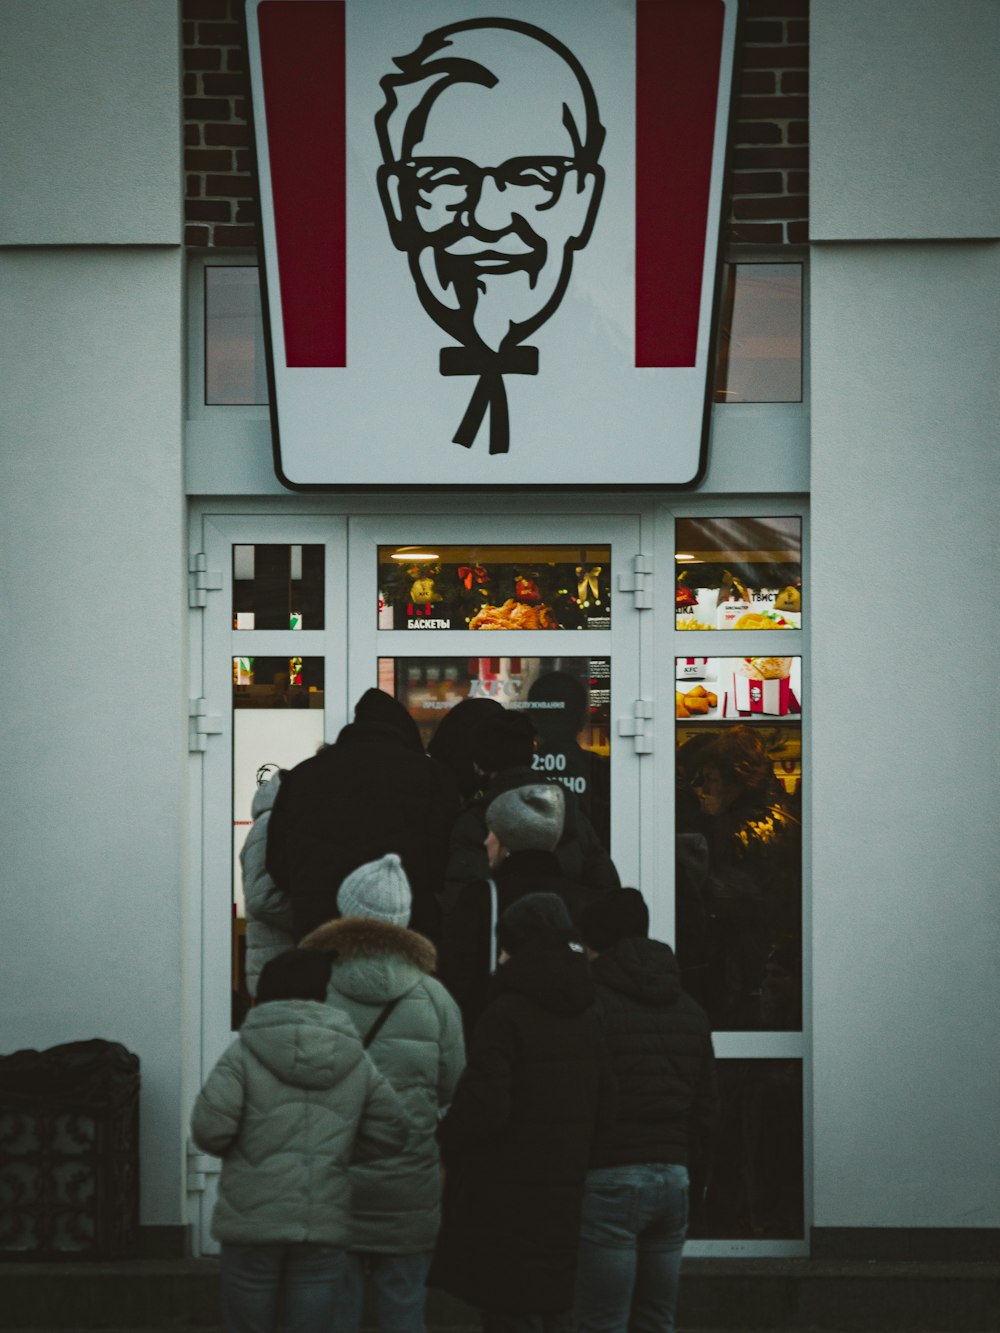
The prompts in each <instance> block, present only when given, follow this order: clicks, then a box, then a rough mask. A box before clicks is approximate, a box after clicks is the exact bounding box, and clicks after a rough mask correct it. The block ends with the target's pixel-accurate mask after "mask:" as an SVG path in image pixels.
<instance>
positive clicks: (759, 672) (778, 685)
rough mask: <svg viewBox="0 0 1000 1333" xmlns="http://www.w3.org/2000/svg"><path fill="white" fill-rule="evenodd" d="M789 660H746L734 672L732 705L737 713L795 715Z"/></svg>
mask: <svg viewBox="0 0 1000 1333" xmlns="http://www.w3.org/2000/svg"><path fill="white" fill-rule="evenodd" d="M791 670H792V659H791V658H790V657H745V658H744V659H743V662H742V663H741V665H740V666H739V667H738V668H737V670H736V671H734V672H733V703H734V704H735V706H736V710H737V712H740V713H766V714H767V715H768V716H771V717H784V716H785V714H786V713H797V712H798V711H799V701H798V699H796V697H795V695H794V693H793V692H792V684H791V680H790V679H789V677H790V676H791Z"/></svg>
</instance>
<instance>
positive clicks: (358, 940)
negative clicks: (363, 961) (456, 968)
mask: <svg viewBox="0 0 1000 1333" xmlns="http://www.w3.org/2000/svg"><path fill="white" fill-rule="evenodd" d="M299 948H300V949H320V950H322V951H324V952H333V953H336V954H338V955H339V956H340V957H341V958H366V957H367V958H371V957H375V958H381V957H386V956H394V957H399V958H402V959H403V960H404V961H405V962H407V963H412V964H413V966H414V967H417V968H419V969H420V971H421V972H426V973H427V974H428V975H433V974H434V972H436V971H437V950H436V949H435V948H434V945H433V944H432V943H431V942H430V940H429V939H427V938H426V936H424V935H418V934H417V932H416V931H415V930H407V929H406V927H405V926H394V925H391V924H390V923H389V922H388V921H375V920H374V919H373V918H371V917H365V916H344V917H340V918H339V919H338V920H336V921H325V922H324V923H323V925H322V926H317V927H316V929H315V930H312V931H310V932H309V934H308V935H306V936H305V937H304V938H303V939H301V940H300V941H299Z"/></svg>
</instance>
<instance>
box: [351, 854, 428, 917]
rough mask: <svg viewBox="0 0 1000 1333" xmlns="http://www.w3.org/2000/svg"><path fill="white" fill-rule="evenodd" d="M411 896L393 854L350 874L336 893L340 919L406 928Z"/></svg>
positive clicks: (370, 862)
mask: <svg viewBox="0 0 1000 1333" xmlns="http://www.w3.org/2000/svg"><path fill="white" fill-rule="evenodd" d="M412 904H413V895H412V894H411V893H410V881H409V880H408V879H407V878H406V871H405V870H404V869H403V866H402V862H401V861H400V859H399V857H398V856H397V855H396V853H395V852H388V853H387V854H386V855H385V856H383V857H381V858H380V859H379V860H378V861H369V862H368V864H367V865H363V866H358V868H357V870H352V871H351V873H350V874H349V875H348V876H347V878H346V879H345V880H344V882H343V883H342V884H341V886H340V889H339V890H338V892H337V908H338V910H339V912H340V915H341V916H366V917H371V918H372V919H373V920H374V921H387V922H389V924H390V925H393V926H405V925H408V924H409V920H410V908H411V906H412Z"/></svg>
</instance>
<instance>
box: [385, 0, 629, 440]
mask: <svg viewBox="0 0 1000 1333" xmlns="http://www.w3.org/2000/svg"><path fill="white" fill-rule="evenodd" d="M394 64H395V65H396V67H397V69H398V73H392V74H387V75H386V76H385V78H383V79H382V80H381V87H382V91H383V93H384V95H385V105H384V106H383V107H382V109H381V110H380V111H379V112H378V114H377V116H376V118H375V126H376V130H377V132H378V138H379V145H380V147H381V151H382V159H383V162H382V166H381V167H380V168H379V172H378V186H379V194H380V198H381V201H382V207H383V208H384V210H385V216H386V219H387V221H388V223H389V231H390V234H391V236H392V240H393V244H394V245H395V246H396V248H397V249H399V250H402V251H403V252H404V253H405V254H406V256H407V259H408V261H409V267H410V273H411V274H412V277H413V281H414V284H415V286H416V289H417V295H418V297H419V298H420V303H421V305H422V306H423V308H424V310H425V311H426V312H427V314H428V315H430V317H431V319H433V320H434V322H435V323H436V324H437V325H438V326H439V327H440V328H441V329H443V330H444V332H445V333H446V334H448V335H449V337H451V338H454V339H455V340H456V342H457V343H458V344H460V345H459V346H457V347H454V346H453V347H445V348H442V349H441V360H440V369H441V374H442V375H474V376H478V379H477V383H476V387H475V389H474V391H473V393H472V397H471V400H470V402H469V406H468V409H467V410H466V413H465V415H464V417H463V418H462V421H461V423H460V425H459V427H458V429H457V431H456V432H455V435H454V440H455V443H456V444H461V445H464V446H465V447H466V448H470V447H471V446H472V443H473V441H474V440H475V438H476V435H477V433H478V431H479V428H480V426H481V424H482V422H483V419H484V417H485V416H486V414H487V411H488V412H489V449H490V453H491V454H497V453H506V452H507V449H508V447H509V431H508V413H507V394H506V390H505V388H504V376H505V375H537V374H538V349H537V347H530V346H526V345H525V340H526V339H527V338H529V337H531V335H532V334H533V333H534V332H535V330H536V329H538V328H540V327H541V325H542V324H544V323H545V321H546V320H547V319H548V318H549V316H550V315H552V313H553V312H554V311H555V310H556V309H557V308H558V306H559V303H560V301H561V300H562V298H563V294H564V293H565V291H566V287H567V284H568V283H569V279H570V273H571V271H572V267H573V253H574V251H576V250H581V249H583V247H584V246H585V245H586V244H587V241H588V240H589V238H590V234H591V231H592V230H593V226H594V220H595V218H596V216H597V210H598V208H599V206H600V202H601V193H602V190H603V187H604V170H603V168H602V167H601V166H600V165H599V164H598V157H599V155H600V151H601V146H602V143H603V141H604V133H605V132H604V127H603V126H602V125H601V123H600V120H599V117H598V110H597V101H596V98H595V96H594V90H593V88H592V87H591V84H590V80H589V79H588V77H587V75H586V73H585V72H584V70H583V67H582V66H581V65H580V63H579V61H578V60H577V59H576V57H575V56H574V55H573V53H572V52H571V51H569V50H568V49H567V48H566V47H565V46H563V44H562V43H561V42H559V41H557V40H556V39H555V38H554V37H552V36H551V35H550V34H549V33H547V32H543V31H542V29H540V28H536V27H534V26H533V25H532V24H530V23H519V22H517V21H515V20H513V19H496V18H487V19H470V20H468V21H466V22H462V23H454V24H450V25H448V26H446V27H443V28H438V29H436V30H435V31H434V32H430V33H428V34H427V35H426V36H425V37H424V38H423V40H422V41H421V43H420V45H419V46H418V47H417V49H416V50H415V51H413V52H412V53H411V54H409V55H406V56H400V57H398V58H397V59H395V61H394ZM526 126H528V127H530V129H527V130H526V128H525V127H526Z"/></svg>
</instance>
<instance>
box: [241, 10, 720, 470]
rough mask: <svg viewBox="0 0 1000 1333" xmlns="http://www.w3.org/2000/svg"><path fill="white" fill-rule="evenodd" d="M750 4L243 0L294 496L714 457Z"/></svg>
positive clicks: (679, 463)
mask: <svg viewBox="0 0 1000 1333" xmlns="http://www.w3.org/2000/svg"><path fill="white" fill-rule="evenodd" d="M735 19H736V6H735V0H505V2H504V3H490V4H484V3H480V0H409V2H408V3H402V2H401V0H248V4H247V30H248V41H249V49H250V58H251V74H252V81H253V112H254V123H255V135H256V144H257V160H258V172H259V179H260V191H261V217H262V256H263V269H264V274H265V278H266V292H267V312H268V323H269V328H270V348H271V358H272V412H273V414H274V428H275V444H276V464H277V468H278V474H279V476H280V477H281V479H282V481H284V482H285V484H287V485H290V486H293V487H303V488H310V487H321V488H327V487H337V488H338V489H344V488H346V487H372V486H379V487H385V486H398V487H412V486H434V487H441V486H449V485H458V486H517V487H519V488H524V487H531V486H541V487H560V488H565V487H575V486H584V487H590V486H596V487H605V488H606V487H621V486H642V487H647V486H678V485H687V484H690V483H691V482H692V481H694V480H695V479H696V477H697V476H698V474H699V471H700V470H701V468H702V467H703V464H704V453H703V450H704V434H705V431H704V422H705V417H706V403H707V398H708V393H707V382H708V372H709V353H710V342H711V332H712V314H713V300H714V294H715V285H716V282H715V279H716V268H717V251H718V229H719V212H720V204H721V197H722V166H723V158H724V150H725V136H726V125H727V120H728V107H729V93H730V83H731V69H732V53H733V37H734V26H735Z"/></svg>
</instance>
